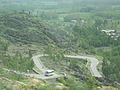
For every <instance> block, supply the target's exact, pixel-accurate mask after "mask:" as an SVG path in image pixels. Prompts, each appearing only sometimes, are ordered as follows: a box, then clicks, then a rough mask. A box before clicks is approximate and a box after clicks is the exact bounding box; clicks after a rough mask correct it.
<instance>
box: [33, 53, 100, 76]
mask: <svg viewBox="0 0 120 90" xmlns="http://www.w3.org/2000/svg"><path fill="white" fill-rule="evenodd" d="M42 56H48V55H44V54H42V55H37V56H33V57H32V59H33V61H34V64H35V65H36V66H37V68H38V69H39V70H40V71H42V72H43V73H45V71H46V70H47V68H46V67H45V66H44V65H43V64H42V62H41V60H40V57H42ZM64 56H65V57H67V58H76V59H83V60H87V61H88V62H90V67H88V68H89V70H90V72H91V74H92V76H94V77H102V75H101V74H100V72H99V71H98V69H97V66H98V64H99V63H100V62H99V60H98V59H96V58H94V57H88V56H71V55H64ZM57 76H58V77H60V76H59V75H57V74H55V77H57Z"/></svg>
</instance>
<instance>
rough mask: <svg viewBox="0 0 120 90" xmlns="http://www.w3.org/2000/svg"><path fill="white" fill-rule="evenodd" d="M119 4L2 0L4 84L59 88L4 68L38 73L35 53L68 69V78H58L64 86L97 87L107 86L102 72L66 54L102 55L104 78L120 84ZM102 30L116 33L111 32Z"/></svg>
mask: <svg viewBox="0 0 120 90" xmlns="http://www.w3.org/2000/svg"><path fill="white" fill-rule="evenodd" d="M119 4H120V1H119V0H114V1H113V0H69V1H65V0H29V1H28V0H1V1H0V89H1V90H4V89H5V90H12V89H10V88H11V86H13V85H18V90H19V89H29V90H34V89H35V90H36V89H40V90H44V89H45V90H51V89H52V90H54V89H55V90H56V87H55V85H53V87H52V88H51V85H49V84H48V82H49V81H46V82H47V83H45V81H41V80H38V81H37V82H38V83H36V82H32V80H31V79H32V78H29V79H28V78H26V77H25V76H23V75H20V74H19V75H18V74H15V73H13V72H7V71H5V70H3V68H7V69H11V70H16V71H20V72H26V73H27V72H28V71H29V73H34V72H33V67H34V64H33V61H32V59H31V58H32V56H33V55H36V54H37V53H45V54H48V55H49V57H43V58H41V60H42V62H43V63H44V64H45V65H46V67H48V68H50V69H54V70H55V71H58V72H57V73H60V72H64V73H67V75H68V77H66V78H61V79H58V80H57V81H54V83H62V84H63V87H61V88H62V89H63V88H64V89H65V90H73V89H74V90H97V87H99V86H101V85H103V86H104V85H109V83H107V82H104V80H103V79H104V77H103V78H99V79H100V80H99V79H96V78H94V77H92V76H91V74H90V72H89V70H88V69H87V68H86V61H83V60H78V59H70V58H65V57H64V54H71V55H72V54H74V55H78V54H79V55H83V54H84V55H88V54H89V55H94V56H95V55H99V56H102V57H103V64H102V72H103V74H104V76H105V78H107V79H109V80H112V81H113V82H118V83H120V75H119V74H120V71H119V70H120V65H119V64H120V60H119V59H120V13H119V11H120V5H119ZM101 30H115V32H114V33H113V34H112V35H109V34H108V33H105V32H102V31H101ZM32 45H35V46H36V47H37V48H33V46H32ZM11 46H13V47H11ZM24 46H27V47H24ZM18 47H19V50H18ZM23 47H24V48H23ZM11 48H13V49H11ZM102 80H103V81H102ZM109 80H108V81H109ZM33 81H34V80H33ZM39 81H40V82H39ZM18 82H22V84H21V83H18ZM28 82H30V83H28ZM41 83H42V84H45V85H42V84H41ZM7 84H8V86H6V85H7ZM12 84H13V85H12ZM23 84H25V85H23ZM32 84H34V85H32ZM52 84H53V82H52ZM110 85H113V84H110ZM19 86H20V87H19ZM53 88H54V89H53Z"/></svg>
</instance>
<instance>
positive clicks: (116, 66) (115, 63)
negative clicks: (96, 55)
mask: <svg viewBox="0 0 120 90" xmlns="http://www.w3.org/2000/svg"><path fill="white" fill-rule="evenodd" d="M102 56H103V57H104V60H103V74H104V75H105V76H106V77H107V78H110V79H111V80H114V81H118V82H120V46H117V47H114V48H112V50H110V51H104V52H102Z"/></svg>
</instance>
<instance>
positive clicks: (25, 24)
mask: <svg viewBox="0 0 120 90" xmlns="http://www.w3.org/2000/svg"><path fill="white" fill-rule="evenodd" d="M0 36H2V37H4V38H6V39H7V40H9V41H11V42H13V43H17V42H22V43H28V44H29V43H41V44H43V45H46V44H55V45H58V46H60V45H61V44H62V42H67V41H69V40H67V37H69V35H67V33H66V32H64V31H62V30H57V29H55V28H53V27H50V26H49V25H47V24H45V23H43V22H42V21H41V20H39V19H38V18H33V17H30V16H29V15H26V14H23V13H16V14H9V15H4V16H0Z"/></svg>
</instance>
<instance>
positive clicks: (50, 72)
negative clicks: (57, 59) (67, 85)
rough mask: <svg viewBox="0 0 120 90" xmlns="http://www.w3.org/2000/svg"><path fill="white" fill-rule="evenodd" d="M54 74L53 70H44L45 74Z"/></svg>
mask: <svg viewBox="0 0 120 90" xmlns="http://www.w3.org/2000/svg"><path fill="white" fill-rule="evenodd" d="M53 75H54V70H46V71H45V76H53Z"/></svg>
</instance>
